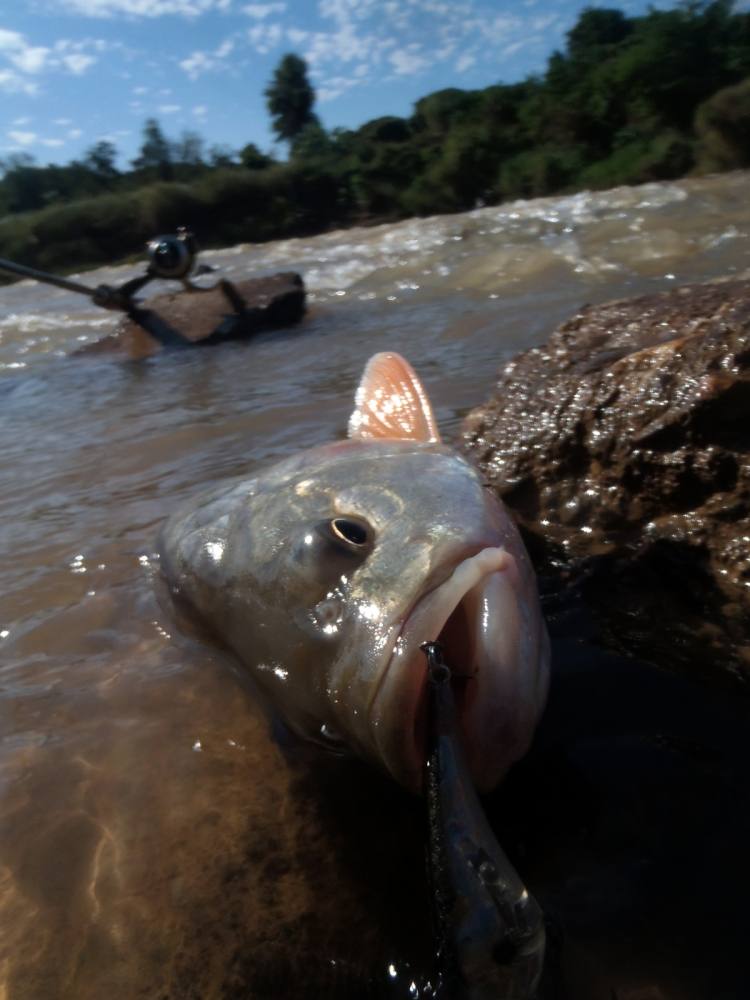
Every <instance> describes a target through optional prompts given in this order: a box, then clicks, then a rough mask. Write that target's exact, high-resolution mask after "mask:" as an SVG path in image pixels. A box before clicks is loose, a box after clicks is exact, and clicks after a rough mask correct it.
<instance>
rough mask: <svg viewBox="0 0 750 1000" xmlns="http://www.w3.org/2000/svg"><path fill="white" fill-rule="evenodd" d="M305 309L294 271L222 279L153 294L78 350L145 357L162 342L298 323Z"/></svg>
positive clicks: (204, 340)
mask: <svg viewBox="0 0 750 1000" xmlns="http://www.w3.org/2000/svg"><path fill="white" fill-rule="evenodd" d="M304 314H305V286H304V284H303V281H302V278H301V277H300V275H299V274H296V273H295V272H294V271H288V272H284V273H282V274H273V275H269V276H268V277H265V278H249V279H247V280H246V281H238V282H229V281H218V282H217V283H216V284H215V285H214V286H213V287H211V288H209V289H206V290H200V291H194V292H188V291H185V290H183V289H179V290H177V291H172V292H165V293H163V294H161V295H155V296H153V297H152V298H150V299H147V300H146V301H145V302H143V303H139V304H138V306H137V307H136V308H134V309H132V310H131V312H130V313H129V314H128V316H126V317H124V318H123V320H122V322H121V323H120V324H119V326H118V328H117V330H116V331H115V333H114V334H113V335H112V336H110V337H105V338H104V339H103V340H100V341H98V342H97V343H95V344H91V345H87V346H86V347H85V348H84V349H83V350H82V351H79V352H77V353H85V354H91V353H98V352H100V351H107V350H122V351H125V352H126V353H127V354H128V355H130V356H131V357H144V356H147V355H149V354H153V353H155V352H156V351H158V350H160V349H161V348H164V347H166V348H178V347H189V346H191V345H193V344H200V345H201V346H204V345H210V344H216V343H221V342H223V341H225V340H242V339H246V338H247V337H251V336H252V335H253V334H255V333H260V332H261V331H262V330H272V329H277V328H279V327H284V326H292V325H293V324H294V323H299V322H300V320H301V319H302V317H303V316H304Z"/></svg>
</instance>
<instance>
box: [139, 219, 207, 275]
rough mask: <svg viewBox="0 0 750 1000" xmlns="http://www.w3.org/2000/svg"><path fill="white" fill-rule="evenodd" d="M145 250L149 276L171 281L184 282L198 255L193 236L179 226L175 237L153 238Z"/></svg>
mask: <svg viewBox="0 0 750 1000" xmlns="http://www.w3.org/2000/svg"><path fill="white" fill-rule="evenodd" d="M146 249H147V252H148V260H149V263H148V270H149V274H150V276H151V277H152V278H169V279H171V280H173V281H185V279H186V278H187V276H188V275H189V274H190V272H191V271H192V269H193V265H194V264H195V258H196V256H197V254H198V244H197V242H196V239H195V236H194V235H193V234H192V233H191V232H190V230H189V229H186V228H185V226H180V228H179V229H178V230H177V235H176V236H155V237H154V238H153V239H152V240H149V241H148V243H147V245H146Z"/></svg>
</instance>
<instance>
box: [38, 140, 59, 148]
mask: <svg viewBox="0 0 750 1000" xmlns="http://www.w3.org/2000/svg"><path fill="white" fill-rule="evenodd" d="M39 143H40V145H42V146H49V147H51V148H57V147H59V146H64V145H65V140H64V139H40V140H39Z"/></svg>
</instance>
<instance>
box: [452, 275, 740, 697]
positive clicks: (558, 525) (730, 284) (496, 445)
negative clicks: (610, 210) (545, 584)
mask: <svg viewBox="0 0 750 1000" xmlns="http://www.w3.org/2000/svg"><path fill="white" fill-rule="evenodd" d="M749 418H750V282H749V281H740V280H734V281H722V282H715V283H710V284H701V285H688V286H685V287H682V288H678V289H675V290H674V291H670V292H665V293H660V294H654V295H645V296H641V297H640V298H635V299H630V300H621V301H616V302H611V303H607V304H605V305H600V306H585V307H584V308H583V309H581V311H580V312H579V313H578V314H577V315H575V316H574V317H573V318H572V319H570V320H568V321H567V322H566V323H563V324H562V326H560V327H558V329H557V330H555V331H554V333H553V334H552V335H551V337H550V338H549V340H548V341H547V343H546V344H545V345H544V346H542V347H539V348H534V349H532V350H529V351H526V352H524V353H523V354H520V355H519V356H517V357H516V358H514V359H513V360H512V361H510V362H509V363H508V364H507V365H506V366H505V368H504V369H503V370H502V372H501V373H500V379H499V382H498V384H497V388H496V390H495V394H494V396H493V397H492V399H491V400H490V401H489V402H488V403H487V404H485V405H484V406H482V407H480V408H478V409H476V410H474V411H473V412H472V413H471V414H470V415H469V417H468V418H467V420H466V423H465V426H464V431H463V444H464V446H465V448H466V450H467V451H468V452H469V453H470V454H471V456H472V457H473V458H474V459H475V460H476V461H477V462H478V463H479V465H480V466H481V468H482V470H483V472H484V474H485V476H486V477H487V480H488V482H489V483H490V484H491V485H492V486H493V487H494V488H495V489H496V490H497V491H498V493H499V494H500V495H501V496H502V497H503V500H504V501H505V502H506V503H507V504H508V505H509V506H510V507H511V508H512V509H513V510H514V512H515V514H516V516H517V518H518V520H519V522H520V524H521V526H522V528H523V530H524V532H525V534H526V537H527V540H528V542H529V547H530V549H531V551H532V553H533V555H534V556H535V558H536V559H537V562H538V564H539V565H540V567H541V569H542V571H543V572H544V571H549V572H551V573H553V574H557V575H558V576H566V577H567V578H568V579H572V580H573V581H574V582H575V583H576V584H578V585H580V587H581V589H582V592H583V595H584V597H585V599H586V601H587V603H588V605H589V606H590V607H592V608H593V609H594V610H595V612H596V614H597V617H598V621H599V623H600V625H601V627H602V628H603V630H604V637H605V639H608V640H610V641H612V642H613V643H615V644H616V645H618V646H619V647H620V648H622V649H626V650H628V651H637V652H638V653H639V654H640V655H645V656H647V657H648V658H649V659H651V660H653V661H655V662H659V663H663V664H664V665H668V666H673V667H674V666H677V667H683V666H686V665H690V666H691V667H695V668H698V669H699V670H701V671H702V672H709V673H714V674H715V673H716V672H717V671H718V672H720V673H721V672H728V673H729V674H731V675H733V676H734V677H735V678H738V679H740V680H741V681H743V682H747V681H748V680H750V461H749V459H748V452H749V451H750V429H749V425H748V419H749Z"/></svg>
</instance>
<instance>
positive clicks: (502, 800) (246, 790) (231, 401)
mask: <svg viewBox="0 0 750 1000" xmlns="http://www.w3.org/2000/svg"><path fill="white" fill-rule="evenodd" d="M749 235H750V175H748V174H744V173H739V174H733V175H727V176H724V177H716V178H707V179H703V180H694V181H686V182H681V183H675V184H659V185H648V186H645V187H641V188H635V189H618V190H615V191H610V192H604V193H598V194H587V193H584V194H579V195H574V196H569V197H562V198H553V199H552V198H551V199H543V200H537V201H529V202H518V203H514V204H511V205H505V206H501V207H498V208H487V209H480V210H477V211H475V212H471V213H467V214H464V215H454V216H446V217H440V218H434V219H424V220H416V221H409V222H404V223H399V224H397V225H389V226H381V227H377V228H374V229H367V230H350V231H347V232H337V233H330V234H326V235H323V236H319V237H315V238H311V239H305V240H291V241H285V242H278V243H271V244H266V245H263V246H253V245H246V246H240V247H235V248H231V249H228V250H223V251H215V252H211V253H209V254H206V255H205V256H206V258H207V259H208V260H209V261H210V262H211V263H214V264H216V265H217V266H219V267H221V269H222V272H223V273H224V274H225V275H226V276H228V277H230V278H232V277H245V276H249V275H250V274H256V273H261V274H262V273H270V272H272V271H274V270H277V269H285V270H286V269H290V268H294V269H298V270H300V271H301V272H302V273H303V275H304V277H305V281H306V283H307V286H308V288H309V289H310V293H311V294H310V310H309V315H308V317H307V319H306V320H305V322H304V323H303V324H302V325H301V326H300V327H299V328H297V329H294V330H289V331H282V332H277V333H274V334H267V335H263V336H260V337H258V338H257V339H256V340H254V341H252V342H250V343H247V344H227V345H223V346H221V347H217V348H216V349H211V350H206V351H199V352H195V353H192V352H182V353H180V354H175V355H166V354H165V355H161V356H157V357H154V358H151V359H148V360H146V361H141V362H123V361H116V360H113V359H111V358H106V357H87V358H75V359H74V358H72V357H71V356H70V355H71V354H72V352H73V351H74V350H75V349H76V348H77V347H79V346H81V345H82V344H84V343H87V342H90V341H92V340H95V339H97V338H98V337H100V336H102V335H104V334H105V333H107V332H109V331H110V330H111V328H112V325H113V323H114V321H115V320H114V317H111V316H110V315H108V314H106V313H103V312H101V311H98V310H96V309H95V308H93V307H91V306H89V305H88V304H87V303H86V302H85V301H83V300H82V299H80V298H78V297H76V296H74V295H70V294H68V293H64V292H60V291H58V290H54V289H50V288H47V287H40V286H38V285H35V284H33V283H29V282H24V283H21V284H19V285H15V286H12V287H6V288H2V289H0V421H1V427H2V457H3V461H2V466H0V497H1V499H2V502H1V503H0V535H1V537H2V542H3V545H2V551H3V560H2V565H1V566H0V574H2V582H1V585H0V637H1V638H0V657H1V662H0V713H1V716H0V717H1V718H2V727H1V729H0V793H1V798H0V997H2V998H3V1000H32V998H33V1000H47V998H50V1000H51V998H58V997H59V998H66V1000H67V998H75V1000H78V998H80V1000H88V998H100V997H104V996H109V997H118V998H119V997H122V998H131V997H133V998H136V997H138V998H154V1000H156V998H164V1000H167V998H169V1000H182V998H222V1000H224V998H230V997H231V998H265V997H308V996H309V997H381V996H382V997H418V996H424V995H425V994H426V990H427V987H426V983H427V982H428V980H429V978H430V955H431V942H430V933H429V916H428V906H427V899H426V890H425V886H424V877H423V855H422V852H423V843H422V829H423V827H422V823H423V817H422V814H421V809H420V806H419V803H418V802H416V801H415V800H412V799H411V798H410V797H409V796H407V795H406V794H405V793H402V792H401V791H400V790H399V789H398V788H396V787H394V786H393V785H392V784H390V783H389V782H387V781H385V780H384V779H382V778H381V777H380V776H378V775H376V774H373V773H372V772H370V771H369V770H368V769H367V768H366V767H364V766H363V765H360V764H358V763H356V762H351V761H346V760H339V759H336V758H328V757H321V756H320V755H319V754H318V753H317V752H312V751H309V750H308V749H307V748H304V747H299V746H295V745H291V744H288V743H286V742H285V741H284V740H278V739H275V738H273V735H272V734H271V732H270V730H269V725H268V722H267V720H266V718H265V717H264V716H263V715H262V713H261V712H260V710H259V709H258V707H257V706H256V704H255V701H254V699H253V696H252V692H250V691H249V690H248V689H247V688H246V686H245V685H244V683H243V681H242V676H241V672H240V671H238V670H237V669H236V666H235V665H234V664H233V663H231V662H230V661H229V660H228V659H226V658H225V657H224V656H223V655H222V654H221V653H220V652H218V651H217V650H215V649H213V648H212V647H211V646H209V645H207V644H205V643H204V642H202V641H201V640H200V639H199V638H198V637H196V636H192V635H189V634H185V633H184V632H183V631H181V630H178V629H177V627H176V625H175V622H174V620H173V618H172V616H171V615H170V613H169V611H167V610H164V609H163V607H162V605H161V604H160V603H159V601H158V600H157V597H156V596H155V586H154V584H155V576H156V570H157V567H156V563H155V558H154V539H155V536H156V533H157V531H158V529H159V526H160V525H161V523H162V521H163V520H164V518H165V517H166V516H167V515H168V514H169V512H170V511H171V510H173V509H174V508H175V507H176V506H177V505H178V504H179V503H180V502H182V501H183V500H185V499H186V498H188V497H189V496H191V495H192V494H193V493H194V492H196V491H197V490H198V489H201V488H203V487H204V486H205V485H207V484H210V483H212V482H214V481H216V480H218V479H220V478H222V477H225V476H230V475H237V474H241V473H242V472H243V471H245V470H250V469H252V468H254V467H255V466H256V465H257V464H258V463H261V462H263V461H266V460H269V459H273V458H278V457H281V456H284V455H286V454H288V453H290V452H291V451H294V450H297V449H300V448H304V447H307V446H309V445H313V444H316V443H319V442H322V441H325V440H328V439H331V438H333V437H336V436H339V435H341V434H342V433H343V429H344V427H345V423H346V418H347V415H348V412H349V409H350V406H351V396H352V392H353V389H354V386H355V384H356V379H357V377H358V375H359V373H360V371H361V369H362V367H363V365H364V363H365V361H366V359H367V358H368V357H369V355H370V354H372V353H373V352H374V351H377V350H382V349H389V348H395V349H398V350H400V351H401V352H402V353H404V354H406V355H407V356H408V357H409V359H410V360H411V361H412V363H413V364H414V365H415V367H416V368H417V369H418V370H419V372H420V373H421V374H422V376H423V378H424V381H425V383H426V385H427V387H428V391H429V392H430V394H431V396H432V399H433V401H434V403H435V406H436V411H437V415H438V419H439V422H440V424H441V427H442V429H443V431H444V433H445V435H446V436H447V437H449V438H450V437H451V435H453V434H455V432H456V429H457V427H458V425H459V422H460V420H461V417H462V415H463V414H464V413H465V412H466V410H467V409H468V408H469V407H471V406H472V405H474V404H476V403H478V402H479V401H481V400H483V399H484V398H485V396H486V395H487V394H488V392H489V391H490V390H491V388H492V384H493V374H494V372H495V370H496V369H497V368H498V367H499V365H500V364H501V363H502V362H503V360H504V359H505V358H507V357H508V356H510V355H511V354H513V353H514V352H516V351H518V350H519V349H521V348H524V347H527V346H530V345H531V344H534V343H537V342H539V341H541V340H542V339H543V338H544V337H545V335H546V334H547V333H548V332H549V331H550V330H551V329H552V327H553V326H554V325H555V324H556V323H557V322H559V321H561V320H562V319H564V318H566V317H567V316H569V315H570V314H571V313H572V312H574V311H575V309H576V308H577V307H578V306H579V305H581V304H582V303H583V302H593V301H604V300H606V299H610V298H613V297H616V296H622V295H631V294H637V293H641V292H643V291H647V290H658V289H661V288H667V287H671V286H673V285H674V284H676V283H680V282H685V281H693V280H698V279H702V278H710V277H715V276H720V275H725V274H740V273H744V272H746V271H747V270H748V268H750V240H749ZM135 271H136V268H134V267H123V268H105V269H101V270H99V271H97V272H95V273H93V274H91V275H87V276H85V279H84V280H87V281H89V282H91V283H92V284H95V283H97V282H99V281H110V282H112V281H118V280H124V278H125V277H128V276H130V275H132V274H134V273H135ZM546 604H547V608H548V613H549V617H550V624H551V631H552V634H553V639H554V643H553V644H554V652H555V676H554V681H553V688H552V694H551V699H550V705H549V709H548V711H547V714H546V716H545V719H544V722H543V724H542V727H541V729H540V732H539V737H538V739H537V741H536V744H535V747H534V749H533V751H532V752H531V754H530V755H529V757H528V758H527V759H526V761H525V762H523V764H521V765H519V766H518V767H517V768H516V769H515V771H514V773H513V774H512V775H511V777H510V778H509V779H508V781H507V782H506V784H505V786H504V787H503V788H502V789H501V790H500V791H499V792H498V793H496V794H495V795H494V796H493V797H492V798H491V799H490V801H489V803H488V810H489V812H490V814H491V816H492V818H493V822H494V823H495V825H496V828H497V829H498V831H499V833H500V835H501V838H502V840H503V843H504V844H505V846H506V847H507V848H508V850H509V852H510V853H511V855H512V856H513V858H514V860H515V861H516V864H517V866H518V868H519V870H520V871H521V873H522V874H523V876H524V877H525V878H526V879H527V880H528V882H529V885H530V887H531V888H532V890H533V891H534V892H535V893H536V895H537V896H538V898H539V900H540V901H541V902H542V904H543V905H544V907H545V910H546V912H547V914H548V917H549V927H550V942H551V946H550V957H549V963H548V969H547V973H546V978H545V983H544V988H543V992H544V996H545V997H548V998H553V1000H555V998H560V1000H563V998H564V1000H588V998H591V1000H600V998H601V1000H613V998H617V1000H740V998H742V997H746V996H748V995H750V974H748V971H747V961H746V944H745V931H744V928H745V926H746V916H745V914H746V902H745V901H746V897H747V891H748V888H749V887H750V872H749V871H748V863H747V844H748V843H750V838H749V837H748V835H749V834H750V813H749V810H748V806H747V804H746V800H747V795H746V789H747V778H748V774H747V762H748V760H749V759H750V755H749V754H748V750H750V746H749V743H750V739H749V738H748V735H747V733H748V714H749V713H748V707H747V705H746V704H745V703H743V702H741V701H738V700H737V698H733V697H732V696H731V695H729V694H727V693H725V692H723V691H713V690H711V689H709V688H706V687H701V686H698V685H696V684H695V683H694V682H693V681H690V680H687V679H681V678H678V677H674V676H670V675H667V674H663V673H661V672H659V671H656V670H654V669H653V668H651V667H648V666H646V665H644V664H637V663H633V662H631V661H625V660H621V659H618V658H616V657H613V656H611V655H608V654H606V653H604V652H602V651H600V650H599V649H597V647H596V645H595V643H594V642H593V639H595V637H594V636H592V635H591V631H590V625H589V624H588V622H587V621H586V619H585V615H584V614H583V612H581V610H580V609H578V608H577V606H576V605H575V602H574V601H570V600H562V601H561V600H560V598H559V595H555V594H551V595H547V599H546Z"/></svg>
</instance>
